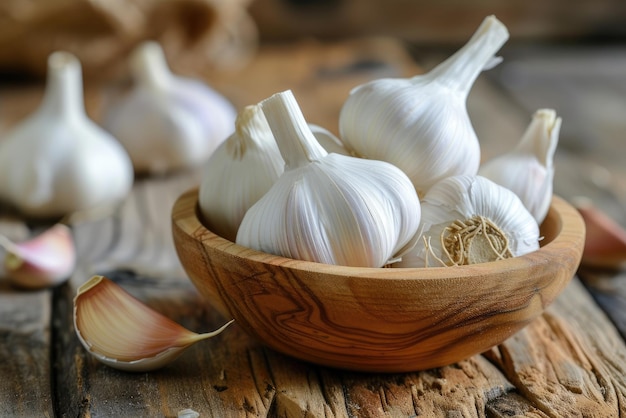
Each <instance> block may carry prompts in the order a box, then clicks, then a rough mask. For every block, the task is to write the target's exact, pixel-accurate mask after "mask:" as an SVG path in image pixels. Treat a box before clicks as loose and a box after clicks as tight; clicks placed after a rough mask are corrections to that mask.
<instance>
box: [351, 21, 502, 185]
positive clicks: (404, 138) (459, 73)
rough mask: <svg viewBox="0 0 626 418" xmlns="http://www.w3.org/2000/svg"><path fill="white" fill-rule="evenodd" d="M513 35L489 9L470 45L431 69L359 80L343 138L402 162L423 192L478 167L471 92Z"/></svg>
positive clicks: (372, 154)
mask: <svg viewBox="0 0 626 418" xmlns="http://www.w3.org/2000/svg"><path fill="white" fill-rule="evenodd" d="M508 36H509V35H508V31H507V29H506V27H505V26H504V25H503V24H502V23H501V22H500V21H499V20H497V19H496V18H495V17H494V16H489V17H487V18H486V19H485V20H484V21H483V23H482V24H481V26H480V27H479V28H478V30H477V31H476V33H475V34H474V35H473V36H472V38H471V39H470V40H469V41H468V43H467V44H466V45H464V46H463V47H462V48H461V49H459V50H458V51H457V52H456V53H455V54H454V55H452V56H451V57H449V58H448V59H447V60H446V61H444V62H443V63H441V64H439V65H438V66H437V67H435V68H434V69H433V70H431V71H430V72H428V73H427V74H423V75H418V76H415V77H413V78H409V79H402V78H386V79H378V80H374V81H370V82H368V83H365V84H363V85H361V86H358V87H356V88H355V89H353V90H352V91H351V92H350V95H349V97H348V99H347V100H346V102H345V103H344V105H343V107H342V109H341V113H340V116H339V134H340V137H341V139H342V141H343V142H344V143H345V144H346V146H347V148H349V149H352V150H354V151H355V152H356V153H357V154H358V155H360V156H363V157H365V158H371V159H379V160H383V161H388V162H390V163H392V164H394V165H396V166H397V167H399V168H400V169H402V170H403V171H404V172H405V173H406V174H407V175H408V176H409V178H410V179H411V181H412V182H413V184H414V185H415V188H416V189H417V191H418V193H419V194H420V195H423V193H425V192H426V190H428V188H429V187H430V186H431V185H433V184H434V183H435V182H437V181H438V180H441V179H443V178H445V177H449V176H452V175H456V174H476V172H477V171H478V165H479V163H480V146H479V143H478V139H477V137H476V133H475V132H474V128H473V127H472V124H471V121H470V119H469V116H468V114H467V109H466V99H467V96H468V94H469V91H470V89H471V87H472V85H473V83H474V81H475V80H476V78H477V77H478V75H479V74H480V72H481V71H482V70H483V69H484V68H485V66H486V65H490V64H493V62H494V54H495V53H496V52H497V51H498V49H500V47H501V46H502V45H503V44H504V43H505V42H506V40H507V39H508Z"/></svg>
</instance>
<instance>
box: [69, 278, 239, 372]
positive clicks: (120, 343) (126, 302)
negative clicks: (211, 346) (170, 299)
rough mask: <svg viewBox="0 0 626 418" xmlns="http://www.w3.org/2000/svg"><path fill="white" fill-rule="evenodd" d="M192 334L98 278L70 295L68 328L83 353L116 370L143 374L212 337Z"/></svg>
mask: <svg viewBox="0 0 626 418" xmlns="http://www.w3.org/2000/svg"><path fill="white" fill-rule="evenodd" d="M232 322H233V321H230V322H228V323H226V324H225V325H224V326H222V327H221V328H219V329H217V330H216V331H213V332H209V333H204V334H196V333H194V332H191V331H189V330H187V329H186V328H184V327H182V326H180V325H178V324H177V323H176V322H174V321H172V320H171V319H169V318H167V317H165V316H163V315H162V314H160V313H158V312H156V311H154V310H153V309H151V308H150V307H148V306H147V305H145V304H144V303H142V302H141V301H139V300H138V299H136V298H135V297H133V296H131V295H130V294H129V293H127V292H126V291H125V290H124V289H122V288H121V287H120V286H118V285H117V284H115V283H114V282H112V281H111V280H109V279H107V278H106V277H103V276H93V277H92V278H91V279H89V280H88V281H87V282H85V283H84V284H83V285H82V286H80V287H79V288H78V290H77V292H76V296H75V298H74V327H75V329H76V335H77V336H78V339H79V340H80V342H81V344H82V345H83V347H85V349H86V350H87V351H88V352H89V353H90V354H91V355H92V356H94V357H95V358H96V359H97V360H99V361H100V362H102V363H104V364H106V365H108V366H110V367H113V368H116V369H120V370H126V371H136V372H144V371H150V370H155V369H158V368H160V367H163V366H165V365H167V364H168V363H170V362H171V361H173V360H175V359H176V358H177V357H178V356H179V355H180V354H182V352H183V351H184V350H185V349H186V348H188V347H189V346H191V345H192V344H194V343H196V342H198V341H201V340H205V339H207V338H211V337H214V336H216V335H218V334H219V333H221V332H222V331H223V330H224V329H226V327H227V326H228V325H230V324H231V323H232Z"/></svg>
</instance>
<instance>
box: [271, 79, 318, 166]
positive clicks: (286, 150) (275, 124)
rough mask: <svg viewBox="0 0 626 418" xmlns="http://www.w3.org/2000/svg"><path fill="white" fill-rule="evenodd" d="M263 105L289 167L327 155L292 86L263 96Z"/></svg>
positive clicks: (303, 164)
mask: <svg viewBox="0 0 626 418" xmlns="http://www.w3.org/2000/svg"><path fill="white" fill-rule="evenodd" d="M261 108H262V109H263V113H264V114H265V117H266V118H267V122H268V123H269V125H270V128H271V129H272V133H273V134H274V138H275V139H276V143H277V144H278V148H279V149H280V153H281V155H282V157H283V159H284V160H285V167H286V168H287V169H294V168H297V167H302V166H305V165H306V164H308V163H310V162H312V161H318V160H319V159H320V158H323V157H325V156H326V155H328V152H326V150H325V149H324V147H322V146H321V145H320V144H319V142H318V141H317V139H315V135H313V132H311V128H310V127H309V125H308V124H307V122H306V120H305V119H304V115H303V114H302V111H301V110H300V107H299V106H298V103H297V102H296V99H295V97H294V95H293V93H292V92H291V90H287V91H284V92H281V93H276V94H274V95H273V96H271V97H269V98H267V99H265V100H263V101H262V102H261Z"/></svg>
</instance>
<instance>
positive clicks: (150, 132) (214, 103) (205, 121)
mask: <svg viewBox="0 0 626 418" xmlns="http://www.w3.org/2000/svg"><path fill="white" fill-rule="evenodd" d="M131 68H132V73H133V77H134V79H135V85H134V87H133V88H132V90H131V91H130V92H129V94H128V95H126V96H124V97H123V98H121V99H120V100H119V101H118V102H117V103H112V104H111V105H110V106H109V108H108V112H107V114H106V115H105V118H104V121H103V125H104V127H105V128H106V129H107V130H109V131H110V132H111V133H112V134H113V135H114V136H115V137H116V138H117V139H118V140H119V141H120V142H121V143H122V144H123V145H124V147H125V148H126V150H127V151H128V153H129V154H130V157H131V159H132V161H133V165H134V167H135V171H137V172H145V173H163V172H168V171H172V170H176V169H181V168H185V167H191V166H197V165H198V164H200V163H203V162H205V161H206V160H207V159H208V158H209V156H210V155H211V154H212V153H213V151H215V149H216V148H217V146H218V145H219V144H220V143H222V141H224V140H225V139H226V138H227V137H228V135H230V134H231V133H232V130H233V126H234V123H235V117H236V112H235V109H234V107H233V106H232V105H231V104H230V103H229V102H228V101H227V100H226V99H225V98H224V97H223V96H222V95H220V94H219V93H217V92H216V91H215V90H213V89H211V88H210V87H208V86H207V85H206V84H205V83H202V82H200V81H196V80H193V79H190V78H186V77H180V76H176V75H174V74H172V72H171V71H170V70H169V68H168V66H167V62H166V61H165V55H164V53H163V49H162V48H161V46H160V45H159V44H158V43H156V42H145V43H143V44H141V45H140V46H139V47H137V49H136V50H135V51H134V52H133V54H132V56H131Z"/></svg>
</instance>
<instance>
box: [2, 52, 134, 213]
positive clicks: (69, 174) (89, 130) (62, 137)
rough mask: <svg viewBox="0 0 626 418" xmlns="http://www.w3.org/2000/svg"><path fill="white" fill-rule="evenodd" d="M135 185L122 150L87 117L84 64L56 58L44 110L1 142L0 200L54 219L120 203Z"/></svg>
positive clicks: (52, 61)
mask: <svg viewBox="0 0 626 418" xmlns="http://www.w3.org/2000/svg"><path fill="white" fill-rule="evenodd" d="M132 184H133V170H132V165H131V162H130V159H129V157H128V155H127V154H126V152H125V151H124V149H123V148H122V146H120V144H119V143H118V142H117V141H116V140H115V138H113V137H112V136H111V135H110V134H109V133H107V132H105V131H104V130H102V129H101V128H100V127H99V126H97V125H96V124H95V123H93V122H92V121H91V120H90V119H89V118H88V117H87V115H86V114H85V108H84V104H83V96H82V76H81V67H80V62H79V61H78V59H76V57H74V56H73V55H71V54H69V53H67V52H55V53H53V54H51V55H50V57H49V59H48V77H47V82H46V89H45V93H44V98H43V101H42V103H41V105H40V106H39V108H38V109H37V110H36V111H35V112H34V113H33V114H32V115H30V116H29V117H27V118H26V119H25V120H23V121H22V122H21V123H19V124H18V125H17V126H16V127H14V128H13V130H11V131H10V132H8V133H7V134H6V137H5V138H4V140H2V141H0V200H6V201H7V202H8V203H9V204H12V205H13V206H15V207H16V208H17V209H18V210H19V211H20V212H22V213H23V214H24V215H26V216H29V217H38V218H52V217H57V216H63V215H66V214H69V213H72V212H76V211H79V210H86V209H91V208H93V207H95V206H101V205H111V204H114V203H116V202H117V201H119V200H121V199H123V198H124V197H125V196H126V195H127V194H128V193H129V191H130V189H131V186H132Z"/></svg>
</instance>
